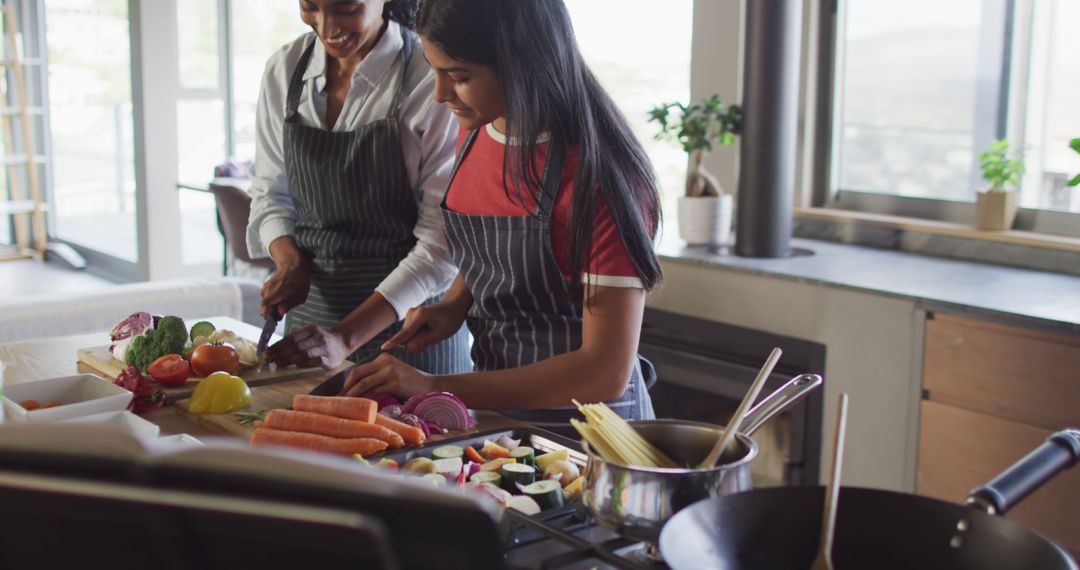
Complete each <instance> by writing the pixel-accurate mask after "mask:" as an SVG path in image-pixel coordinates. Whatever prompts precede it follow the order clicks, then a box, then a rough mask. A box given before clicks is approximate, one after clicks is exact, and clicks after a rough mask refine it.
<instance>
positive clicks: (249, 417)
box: [233, 410, 266, 426]
mask: <svg viewBox="0 0 1080 570" xmlns="http://www.w3.org/2000/svg"><path fill="white" fill-rule="evenodd" d="M233 415H234V416H236V423H238V424H240V425H242V426H243V425H247V424H250V423H253V422H261V421H263V420H265V419H266V410H258V411H254V412H236V413H235V414H233Z"/></svg>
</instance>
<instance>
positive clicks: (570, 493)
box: [563, 477, 585, 498]
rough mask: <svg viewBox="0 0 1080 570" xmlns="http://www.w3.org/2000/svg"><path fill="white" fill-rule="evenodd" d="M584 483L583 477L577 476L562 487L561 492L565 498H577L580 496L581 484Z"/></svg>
mask: <svg viewBox="0 0 1080 570" xmlns="http://www.w3.org/2000/svg"><path fill="white" fill-rule="evenodd" d="M584 484H585V477H578V478H577V479H574V480H573V481H571V482H570V484H569V485H567V486H566V487H563V494H564V495H566V497H567V498H577V497H580V496H581V489H582V486H583V485H584Z"/></svg>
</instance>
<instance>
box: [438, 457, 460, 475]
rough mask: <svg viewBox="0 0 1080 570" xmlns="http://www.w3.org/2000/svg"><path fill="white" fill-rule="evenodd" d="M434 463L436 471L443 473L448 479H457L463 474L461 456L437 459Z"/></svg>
mask: <svg viewBox="0 0 1080 570" xmlns="http://www.w3.org/2000/svg"><path fill="white" fill-rule="evenodd" d="M432 464H433V465H434V466H435V472H436V473H441V474H442V475H443V477H446V478H447V479H457V478H458V476H459V475H461V468H462V463H461V458H460V457H450V458H447V459H436V460H435V461H433V462H432Z"/></svg>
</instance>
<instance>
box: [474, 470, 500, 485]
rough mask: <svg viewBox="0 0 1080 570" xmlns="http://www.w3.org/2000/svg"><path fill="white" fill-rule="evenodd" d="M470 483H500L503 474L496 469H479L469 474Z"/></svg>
mask: <svg viewBox="0 0 1080 570" xmlns="http://www.w3.org/2000/svg"><path fill="white" fill-rule="evenodd" d="M469 482H470V483H491V484H493V485H498V484H499V483H500V482H502V475H501V474H499V473H496V472H494V471H477V472H476V473H473V474H472V475H471V476H469Z"/></svg>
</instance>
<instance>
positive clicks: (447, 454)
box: [431, 445, 465, 459]
mask: <svg viewBox="0 0 1080 570" xmlns="http://www.w3.org/2000/svg"><path fill="white" fill-rule="evenodd" d="M464 456H465V449H464V448H462V447H458V446H456V445H442V446H439V447H436V448H435V449H432V450H431V458H432V459H453V458H455V457H464Z"/></svg>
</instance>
